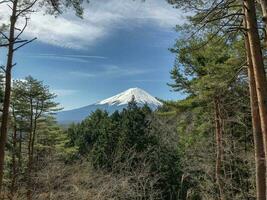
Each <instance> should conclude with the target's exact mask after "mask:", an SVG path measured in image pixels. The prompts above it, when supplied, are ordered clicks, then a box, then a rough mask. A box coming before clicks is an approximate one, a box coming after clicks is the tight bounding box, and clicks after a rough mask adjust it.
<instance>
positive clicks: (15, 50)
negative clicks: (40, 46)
mask: <svg viewBox="0 0 267 200" xmlns="http://www.w3.org/2000/svg"><path fill="white" fill-rule="evenodd" d="M36 39H37V37H35V38H33V39H31V40H29V41H27V42H25V43H24V44H22V45H20V46H18V47H17V48H15V49H14V50H13V52H14V51H17V50H18V49H20V48H21V47H23V46H25V45H27V44H29V43H31V42H33V41H34V40H36Z"/></svg>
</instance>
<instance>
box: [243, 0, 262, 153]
mask: <svg viewBox="0 0 267 200" xmlns="http://www.w3.org/2000/svg"><path fill="white" fill-rule="evenodd" d="M244 7H245V20H246V23H247V26H248V29H247V33H248V39H249V46H250V51H251V60H252V66H253V73H254V78H255V83H256V91H257V99H258V105H259V113H260V122H261V129H262V134H263V139H264V140H263V142H264V151H265V153H266V152H267V80H266V73H265V69H264V63H263V56H262V51H261V43H260V37H259V32H258V25H257V19H256V8H255V2H254V0H244Z"/></svg>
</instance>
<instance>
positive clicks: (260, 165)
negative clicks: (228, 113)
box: [245, 35, 266, 200]
mask: <svg viewBox="0 0 267 200" xmlns="http://www.w3.org/2000/svg"><path fill="white" fill-rule="evenodd" d="M245 47H246V51H247V65H248V78H249V92H250V107H251V115H252V126H253V138H254V149H255V165H256V193H257V200H266V178H265V177H266V166H265V162H266V161H265V153H264V143H263V134H262V130H261V123H260V114H259V105H258V98H257V90H256V83H255V78H254V72H253V65H252V60H251V53H250V46H249V41H248V36H247V35H245Z"/></svg>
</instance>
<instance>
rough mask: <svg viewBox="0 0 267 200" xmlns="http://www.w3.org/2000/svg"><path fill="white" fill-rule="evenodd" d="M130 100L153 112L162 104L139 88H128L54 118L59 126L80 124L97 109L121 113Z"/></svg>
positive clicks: (60, 113) (58, 114)
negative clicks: (72, 123)
mask: <svg viewBox="0 0 267 200" xmlns="http://www.w3.org/2000/svg"><path fill="white" fill-rule="evenodd" d="M132 98H134V100H135V101H136V103H137V105H138V106H140V107H141V106H143V105H145V104H146V105H148V106H149V107H150V108H151V109H152V110H155V109H157V108H158V107H160V106H162V103H161V102H160V101H159V100H157V99H156V98H155V97H153V96H151V95H150V94H149V93H147V92H146V91H144V90H142V89H140V88H130V89H128V90H126V91H124V92H122V93H119V94H117V95H115V96H112V97H110V98H107V99H105V100H102V101H99V102H97V103H94V104H91V105H88V106H85V107H81V108H77V109H73V110H68V111H62V112H59V113H57V115H56V118H57V121H58V122H59V123H61V124H68V123H71V122H80V121H82V120H83V119H85V118H86V117H87V116H88V115H90V114H91V113H92V112H94V111H95V110H97V109H101V110H106V111H107V112H109V113H113V112H115V111H116V110H118V111H121V110H122V109H123V108H126V107H127V105H128V102H130V101H131V100H132Z"/></svg>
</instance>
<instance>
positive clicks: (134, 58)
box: [0, 0, 184, 110]
mask: <svg viewBox="0 0 267 200" xmlns="http://www.w3.org/2000/svg"><path fill="white" fill-rule="evenodd" d="M2 9H6V8H2ZM0 13H1V8H0ZM2 13H3V12H2ZM2 19H4V17H3V18H2ZM183 21H184V15H183V13H182V12H180V11H179V10H176V9H174V8H172V7H171V6H169V5H168V4H167V3H165V1H164V0H153V1H152V0H150V1H149V0H148V1H147V2H145V3H144V2H141V1H130V0H129V1H127V0H98V1H97V0H92V1H91V3H90V4H89V5H86V6H85V15H84V19H78V18H77V17H75V16H74V15H73V13H71V12H68V13H66V14H64V15H63V16H60V17H58V18H54V17H52V16H47V15H43V14H42V13H41V12H39V13H36V14H34V16H32V20H31V21H30V26H29V28H28V30H27V32H26V33H25V37H28V38H31V37H34V36H37V37H38V40H37V41H36V42H34V43H32V44H30V45H28V46H27V47H25V48H23V49H21V50H20V51H19V52H17V54H16V56H15V62H17V63H18V65H17V66H16V67H15V68H14V73H13V74H14V79H22V78H24V77H25V76H27V75H32V76H33V77H35V78H37V79H40V80H43V81H44V83H45V84H47V85H49V86H50V88H51V90H52V91H53V92H55V93H56V94H57V95H58V97H57V101H58V102H60V103H61V105H62V106H63V107H64V108H65V109H67V110H68V109H73V108H78V107H81V106H84V105H88V104H91V103H95V102H96V101H99V100H102V99H104V98H107V97H110V96H112V95H115V94H117V93H119V92H122V91H124V90H126V89H128V88H130V87H140V88H142V89H144V90H146V91H147V92H149V93H150V94H152V95H153V96H156V97H159V98H162V99H178V98H181V97H182V96H181V94H178V93H173V92H170V88H169V87H168V86H167V85H166V83H167V82H169V81H170V78H169V71H170V70H171V68H172V66H173V63H174V55H172V54H171V53H170V52H169V51H168V48H169V47H172V45H173V44H174V43H175V39H176V38H177V37H178V35H177V33H176V32H175V31H174V26H175V24H179V23H183ZM0 54H1V58H2V59H3V58H5V52H3V51H2V52H0ZM2 59H1V60H2Z"/></svg>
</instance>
